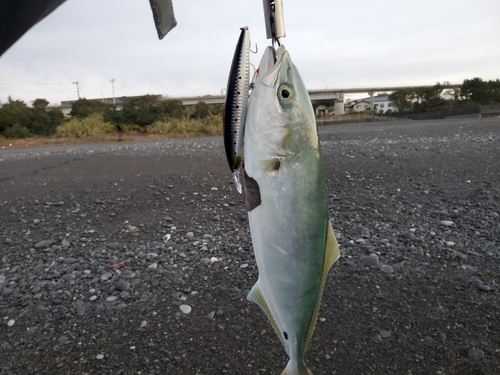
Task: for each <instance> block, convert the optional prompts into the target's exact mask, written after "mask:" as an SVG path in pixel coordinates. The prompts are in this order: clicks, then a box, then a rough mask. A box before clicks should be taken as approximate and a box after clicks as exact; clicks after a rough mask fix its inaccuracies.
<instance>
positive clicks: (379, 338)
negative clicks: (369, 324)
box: [372, 333, 382, 342]
mask: <svg viewBox="0 0 500 375" xmlns="http://www.w3.org/2000/svg"><path fill="white" fill-rule="evenodd" d="M372 341H373V342H382V336H380V335H379V334H378V333H377V334H375V335H373V336H372Z"/></svg>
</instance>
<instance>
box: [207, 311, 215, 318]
mask: <svg viewBox="0 0 500 375" xmlns="http://www.w3.org/2000/svg"><path fill="white" fill-rule="evenodd" d="M214 317H215V311H212V312H211V313H209V314H208V315H207V318H208V319H210V320H212V319H213V318H214Z"/></svg>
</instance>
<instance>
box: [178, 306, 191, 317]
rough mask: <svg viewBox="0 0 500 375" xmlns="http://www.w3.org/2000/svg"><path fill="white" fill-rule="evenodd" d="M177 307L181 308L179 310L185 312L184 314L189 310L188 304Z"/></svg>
mask: <svg viewBox="0 0 500 375" xmlns="http://www.w3.org/2000/svg"><path fill="white" fill-rule="evenodd" d="M179 309H180V310H181V312H182V313H183V314H186V315H187V314H189V313H190V312H191V306H189V305H180V306H179Z"/></svg>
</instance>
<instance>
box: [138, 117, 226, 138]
mask: <svg viewBox="0 0 500 375" xmlns="http://www.w3.org/2000/svg"><path fill="white" fill-rule="evenodd" d="M146 129H147V133H148V134H159V135H170V136H177V137H188V136H192V135H221V134H222V116H221V115H208V116H207V117H205V118H202V119H192V118H189V117H187V116H186V117H184V118H180V119H165V120H164V121H156V122H154V123H153V124H152V125H149V126H148V127H147V128H146Z"/></svg>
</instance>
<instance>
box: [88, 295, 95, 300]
mask: <svg viewBox="0 0 500 375" xmlns="http://www.w3.org/2000/svg"><path fill="white" fill-rule="evenodd" d="M96 299H97V296H96V295H93V296H91V297H90V298H89V301H95V300H96Z"/></svg>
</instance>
